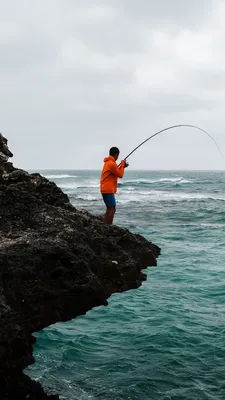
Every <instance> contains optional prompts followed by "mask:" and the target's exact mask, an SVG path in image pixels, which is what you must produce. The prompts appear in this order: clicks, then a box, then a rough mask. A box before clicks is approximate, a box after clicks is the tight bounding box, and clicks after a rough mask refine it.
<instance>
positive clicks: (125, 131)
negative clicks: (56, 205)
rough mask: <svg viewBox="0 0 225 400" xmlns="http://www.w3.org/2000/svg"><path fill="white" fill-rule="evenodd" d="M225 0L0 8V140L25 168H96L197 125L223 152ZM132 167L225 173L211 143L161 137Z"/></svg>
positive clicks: (87, 0) (54, 1)
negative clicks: (113, 153) (111, 154)
mask: <svg viewBox="0 0 225 400" xmlns="http://www.w3.org/2000/svg"><path fill="white" fill-rule="evenodd" d="M224 18H225V1H223V0H221V1H219V0H157V1H156V0H38V1H32V0H20V1H18V0H7V1H6V0H0V71H1V73H0V105H1V107H0V112H1V115H0V132H2V133H3V134H4V135H5V136H6V137H7V138H8V139H9V146H10V149H11V150H12V151H13V153H14V164H15V165H16V166H18V167H21V168H25V169H26V168H34V169H39V168H43V169H45V168H57V169H61V168H65V169H66V168H69V169H76V168H87V169H89V168H94V169H96V168H97V169H99V168H101V167H102V159H103V157H105V156H106V155H107V153H108V149H109V147H111V146H115V145H116V146H118V147H119V148H120V149H121V157H124V156H126V155H127V153H129V152H130V151H131V150H132V148H133V147H135V146H136V145H137V144H139V142H141V141H142V140H144V139H145V138H146V137H148V136H149V135H151V134H153V133H154V132H156V131H158V130H160V129H163V128H165V127H167V126H168V125H173V124H180V123H183V124H196V125H198V126H200V127H201V128H203V129H205V130H208V132H209V133H210V134H211V135H212V136H213V137H214V138H215V139H216V141H217V142H218V144H219V145H220V147H221V150H222V151H223V152H224V153H225V67H224V65H225V23H224ZM130 165H131V167H132V169H137V168H139V169H148V168H149V169H224V167H225V162H224V160H223V159H222V157H221V156H220V154H219V152H218V150H217V148H216V146H215V145H214V143H213V142H211V141H210V139H209V137H207V136H206V135H204V134H203V133H201V132H199V131H194V130H190V129H187V128H183V129H177V130H173V131H172V130H171V131H168V132H166V133H165V134H163V135H161V136H158V137H156V138H154V139H152V140H151V141H149V142H148V143H147V144H146V145H144V146H143V147H142V148H141V149H140V150H138V151H137V152H136V153H135V155H134V156H132V157H131V158H130Z"/></svg>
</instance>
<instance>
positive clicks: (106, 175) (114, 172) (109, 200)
mask: <svg viewBox="0 0 225 400" xmlns="http://www.w3.org/2000/svg"><path fill="white" fill-rule="evenodd" d="M119 154H120V151H119V149H118V148H117V147H112V148H111V149H110V150H109V156H108V157H106V158H105V159H104V166H103V169H102V174H101V180H100V190H101V193H102V197H103V200H104V203H105V205H106V213H105V217H104V222H105V224H108V225H112V223H113V218H114V214H115V212H116V199H115V193H116V192H117V185H118V178H122V177H123V175H124V168H126V167H128V165H129V164H128V163H127V162H126V161H124V160H123V161H121V163H120V165H119V167H118V166H117V164H116V160H117V159H118V157H119Z"/></svg>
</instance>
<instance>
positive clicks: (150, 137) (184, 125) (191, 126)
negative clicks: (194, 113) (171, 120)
mask: <svg viewBox="0 0 225 400" xmlns="http://www.w3.org/2000/svg"><path fill="white" fill-rule="evenodd" d="M183 127H188V128H195V129H198V130H199V131H202V132H203V133H205V134H206V135H207V136H209V137H210V139H212V141H213V142H214V143H215V145H216V147H217V149H218V150H219V152H220V154H221V156H222V157H223V159H224V161H225V157H224V155H223V153H222V151H221V150H220V148H219V146H218V144H217V143H216V141H215V139H214V138H213V137H212V136H211V135H210V134H209V133H208V132H206V131H205V130H204V129H202V128H199V127H198V126H195V125H186V124H180V125H173V126H169V127H168V128H164V129H162V130H161V131H159V132H156V133H154V135H152V136H149V137H148V138H147V139H145V140H144V141H143V142H142V143H140V144H139V145H138V146H137V147H135V149H134V150H132V151H131V152H130V153H129V154H128V156H126V157H125V158H124V160H125V161H126V160H127V159H128V157H130V156H131V155H132V154H133V153H134V152H135V151H136V150H137V149H139V148H140V147H141V146H142V145H143V144H145V143H146V142H148V141H149V140H150V139H152V138H154V137H155V136H157V135H159V134H160V133H163V132H165V131H168V130H169V129H174V128H183Z"/></svg>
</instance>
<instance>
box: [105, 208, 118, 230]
mask: <svg viewBox="0 0 225 400" xmlns="http://www.w3.org/2000/svg"><path fill="white" fill-rule="evenodd" d="M115 212H116V207H115V206H109V207H107V208H106V213H105V217H104V222H105V224H107V225H112V223H113V218H114V214H115Z"/></svg>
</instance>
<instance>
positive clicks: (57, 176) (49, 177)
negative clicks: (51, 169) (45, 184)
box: [44, 174, 77, 179]
mask: <svg viewBox="0 0 225 400" xmlns="http://www.w3.org/2000/svg"><path fill="white" fill-rule="evenodd" d="M44 176H45V178H47V179H68V178H77V175H66V174H61V175H44Z"/></svg>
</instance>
